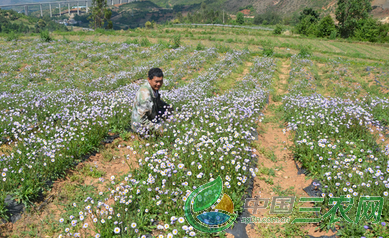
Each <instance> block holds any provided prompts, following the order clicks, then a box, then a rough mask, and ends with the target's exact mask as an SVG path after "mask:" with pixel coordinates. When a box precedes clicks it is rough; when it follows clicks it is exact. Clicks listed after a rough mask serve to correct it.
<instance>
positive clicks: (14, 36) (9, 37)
mask: <svg viewBox="0 0 389 238" xmlns="http://www.w3.org/2000/svg"><path fill="white" fill-rule="evenodd" d="M18 39H19V34H17V33H15V32H14V31H11V32H10V33H8V35H7V41H13V40H18Z"/></svg>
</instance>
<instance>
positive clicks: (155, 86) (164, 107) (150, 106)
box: [131, 68, 173, 133]
mask: <svg viewBox="0 0 389 238" xmlns="http://www.w3.org/2000/svg"><path fill="white" fill-rule="evenodd" d="M162 84H163V73H162V70H161V69H160V68H152V69H150V70H149V73H148V78H147V82H146V83H144V84H143V85H142V86H141V87H140V88H139V90H138V92H137V93H136V96H135V100H134V105H133V109H132V123H131V124H132V129H133V130H134V132H138V133H142V132H143V131H144V130H145V131H144V132H146V131H147V130H148V131H155V130H156V129H159V131H161V132H162V127H161V126H160V125H159V123H160V119H161V117H166V116H167V115H169V114H171V113H172V112H173V107H172V106H170V105H169V104H167V103H165V102H164V101H162V100H161V95H160V94H159V93H158V90H159V89H160V88H161V87H162Z"/></svg>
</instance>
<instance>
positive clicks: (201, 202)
mask: <svg viewBox="0 0 389 238" xmlns="http://www.w3.org/2000/svg"><path fill="white" fill-rule="evenodd" d="M222 189H223V182H222V179H221V178H220V176H218V177H217V178H216V179H215V180H213V181H211V182H209V183H206V184H204V185H202V186H200V188H199V190H200V192H199V193H198V194H197V195H196V197H195V199H194V203H193V211H194V212H199V211H203V210H205V209H207V208H209V207H211V206H212V205H213V204H214V203H215V202H216V201H217V200H218V199H219V197H220V195H221V193H222Z"/></svg>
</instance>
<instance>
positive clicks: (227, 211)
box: [184, 176, 238, 233]
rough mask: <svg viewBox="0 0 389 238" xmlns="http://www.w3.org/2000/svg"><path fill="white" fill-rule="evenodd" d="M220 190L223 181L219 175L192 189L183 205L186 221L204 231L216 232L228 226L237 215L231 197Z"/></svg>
mask: <svg viewBox="0 0 389 238" xmlns="http://www.w3.org/2000/svg"><path fill="white" fill-rule="evenodd" d="M222 192H223V181H222V179H221V178H220V176H218V177H217V178H216V179H215V180H213V181H211V182H209V183H206V184H203V185H201V186H200V187H198V188H197V189H196V190H194V191H193V192H192V193H191V194H190V195H189V197H188V198H187V200H186V202H185V206H184V211H185V217H186V220H187V221H188V223H189V224H190V225H192V226H193V227H194V228H195V229H197V230H199V231H202V232H206V233H216V232H220V231H223V230H225V229H227V228H229V227H230V226H231V225H232V224H233V223H234V221H235V220H236V218H237V216H238V215H237V214H235V213H234V203H233V202H232V200H231V198H230V197H229V196H228V195H227V194H225V193H224V194H223V193H222ZM222 194H223V195H222Z"/></svg>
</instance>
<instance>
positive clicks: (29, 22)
mask: <svg viewBox="0 0 389 238" xmlns="http://www.w3.org/2000/svg"><path fill="white" fill-rule="evenodd" d="M45 29H48V30H51V31H52V30H61V31H67V28H66V27H65V26H64V25H60V24H58V23H55V22H54V21H53V20H52V19H50V18H49V17H44V18H43V19H41V18H38V17H34V16H26V15H24V14H22V13H17V12H16V11H13V10H0V33H9V32H11V31H15V32H17V33H29V32H30V33H31V32H35V33H38V32H40V31H41V30H45Z"/></svg>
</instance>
